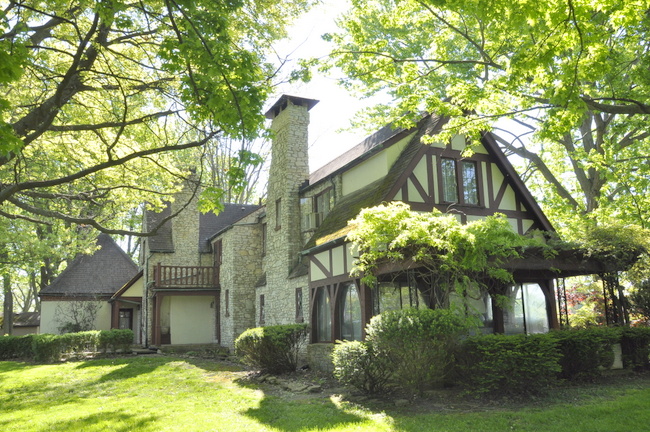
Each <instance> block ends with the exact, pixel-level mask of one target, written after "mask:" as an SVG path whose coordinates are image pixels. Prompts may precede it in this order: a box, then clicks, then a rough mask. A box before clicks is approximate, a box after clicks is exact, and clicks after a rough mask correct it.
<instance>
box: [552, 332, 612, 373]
mask: <svg viewBox="0 0 650 432" xmlns="http://www.w3.org/2000/svg"><path fill="white" fill-rule="evenodd" d="M549 334H550V335H551V336H552V337H553V338H555V339H556V341H557V343H558V348H559V349H560V352H561V353H562V358H561V360H560V366H561V367H562V370H561V372H560V377H561V378H564V379H567V380H569V381H586V380H593V379H594V378H597V377H599V376H600V375H601V370H602V369H603V368H610V367H611V366H612V364H613V362H614V351H613V350H612V345H613V344H615V343H616V342H618V340H619V337H620V336H619V333H618V331H617V330H616V329H613V328H607V327H602V328H601V327H599V328H590V329H580V330H562V331H554V332H551V333H549Z"/></svg>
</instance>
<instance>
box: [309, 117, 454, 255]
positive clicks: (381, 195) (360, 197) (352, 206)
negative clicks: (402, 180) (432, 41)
mask: <svg viewBox="0 0 650 432" xmlns="http://www.w3.org/2000/svg"><path fill="white" fill-rule="evenodd" d="M442 121H443V120H442V119H441V118H439V117H434V116H427V117H426V118H425V119H423V120H422V122H420V124H419V125H418V127H417V133H416V134H415V135H414V136H413V138H411V140H410V141H409V143H408V144H407V146H406V147H405V148H404V150H403V151H402V153H401V154H400V156H399V157H398V158H397V160H396V161H395V163H394V164H393V166H392V167H391V168H390V169H389V170H388V174H386V176H384V177H382V178H380V179H378V180H375V181H374V182H372V183H370V184H369V185H367V186H365V187H363V188H361V189H359V190H357V191H355V192H352V193H350V194H348V195H346V196H344V197H342V198H341V199H340V200H339V201H338V202H337V203H336V205H335V206H334V207H333V208H332V210H331V211H330V212H329V213H328V215H327V217H326V218H325V220H324V221H323V223H322V224H321V225H320V226H319V227H318V229H317V230H316V231H315V232H314V235H313V236H312V238H311V239H310V240H309V242H308V243H307V244H306V245H305V247H304V249H305V250H307V249H311V248H313V247H316V246H320V245H322V244H325V243H328V242H330V241H333V240H336V239H338V238H341V237H344V236H346V235H347V233H348V221H349V220H351V219H354V218H355V217H356V216H357V215H358V214H359V212H360V211H361V210H362V209H364V208H367V207H373V206H376V205H379V204H381V203H382V202H383V201H384V200H386V199H387V195H388V193H389V192H390V190H391V188H392V187H393V185H394V184H395V182H396V181H397V179H398V178H399V176H400V175H401V174H402V172H403V171H404V170H405V169H406V167H407V166H408V164H409V163H410V162H411V161H412V160H413V158H414V157H416V156H417V155H418V153H419V151H420V149H421V148H422V142H421V138H422V135H424V134H430V133H432V131H434V130H436V129H437V128H439V127H440V125H441V122H442ZM405 132H407V133H412V132H413V130H409V131H404V130H400V131H394V133H392V134H391V133H388V132H387V131H384V132H382V133H381V134H380V135H379V136H383V137H384V138H385V140H386V142H381V141H376V140H373V144H372V145H371V146H368V145H367V144H364V143H366V141H368V140H366V141H364V143H362V144H363V146H365V147H366V148H367V149H368V151H369V152H371V153H372V154H374V153H375V151H376V150H377V149H383V148H386V147H389V146H390V145H392V144H393V143H395V142H397V140H396V139H394V138H396V137H404V136H407V133H405ZM375 138H377V137H375ZM363 146H362V147H363ZM357 147H359V146H357ZM353 150H354V149H353ZM353 153H354V154H356V150H355V151H353ZM350 156H351V155H347V153H346V154H344V155H342V157H343V161H342V162H337V160H338V158H337V159H335V160H334V161H332V162H331V166H332V167H335V166H339V167H343V166H350V165H351V164H353V163H356V162H357V161H358V160H363V159H365V158H366V156H367V155H364V154H361V155H357V158H356V159H350ZM337 170H338V169H335V171H337ZM312 176H313V175H312Z"/></svg>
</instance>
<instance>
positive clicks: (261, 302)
mask: <svg viewBox="0 0 650 432" xmlns="http://www.w3.org/2000/svg"><path fill="white" fill-rule="evenodd" d="M264 306H265V305H264V294H260V324H264V322H265V320H266V311H265V310H264Z"/></svg>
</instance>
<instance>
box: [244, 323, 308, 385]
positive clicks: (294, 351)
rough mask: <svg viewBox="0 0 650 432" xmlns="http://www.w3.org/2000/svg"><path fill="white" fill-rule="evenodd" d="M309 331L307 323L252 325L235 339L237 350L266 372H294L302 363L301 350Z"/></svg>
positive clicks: (251, 363) (248, 360) (245, 360)
mask: <svg viewBox="0 0 650 432" xmlns="http://www.w3.org/2000/svg"><path fill="white" fill-rule="evenodd" d="M307 334H308V326H307V325H306V324H285V325H275V326H268V327H256V328H252V329H248V330H246V331H245V332H243V333H242V334H241V335H239V337H238V338H237V339H236V340H235V354H236V355H237V356H239V357H240V358H241V360H242V361H243V362H244V363H245V364H247V365H249V366H252V367H255V368H258V369H260V370H261V371H262V372H266V373H273V374H279V373H283V372H293V371H295V370H296V367H297V366H298V353H299V351H300V347H301V345H302V344H303V343H304V342H305V341H306V339H307Z"/></svg>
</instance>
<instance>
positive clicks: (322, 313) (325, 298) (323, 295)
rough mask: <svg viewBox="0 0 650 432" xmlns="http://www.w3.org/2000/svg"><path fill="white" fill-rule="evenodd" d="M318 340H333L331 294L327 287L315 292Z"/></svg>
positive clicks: (316, 335) (315, 317)
mask: <svg viewBox="0 0 650 432" xmlns="http://www.w3.org/2000/svg"><path fill="white" fill-rule="evenodd" d="M314 300H315V308H314V309H315V312H316V313H315V314H314V315H315V316H314V324H315V327H316V331H315V337H316V342H330V341H331V340H332V313H331V310H330V296H329V292H328V290H327V287H319V288H317V289H316V294H315V299H314Z"/></svg>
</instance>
